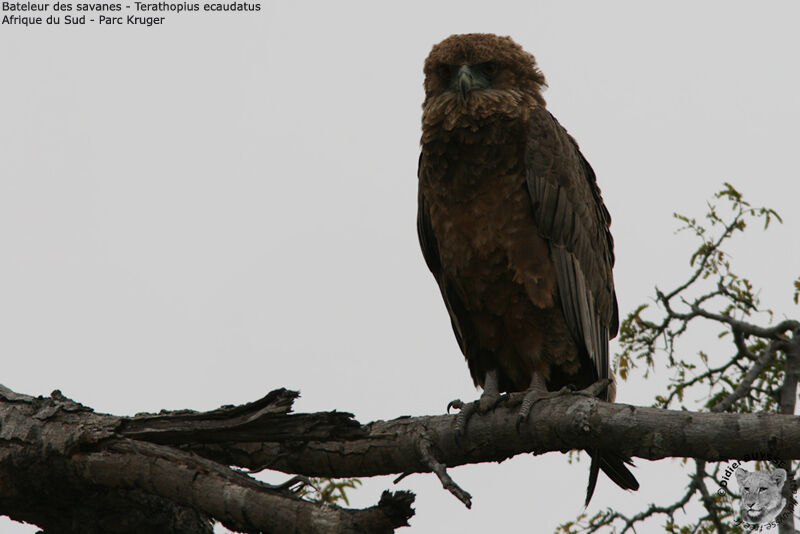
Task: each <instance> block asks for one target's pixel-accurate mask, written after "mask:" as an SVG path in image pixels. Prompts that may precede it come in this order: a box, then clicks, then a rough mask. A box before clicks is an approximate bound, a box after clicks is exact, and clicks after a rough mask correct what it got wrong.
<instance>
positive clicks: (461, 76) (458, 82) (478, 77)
mask: <svg viewBox="0 0 800 534" xmlns="http://www.w3.org/2000/svg"><path fill="white" fill-rule="evenodd" d="M489 87H491V83H490V81H489V79H488V78H487V77H486V75H485V74H483V72H481V70H480V68H477V69H476V68H473V67H470V66H469V65H461V66H460V67H459V68H458V71H456V74H455V76H453V78H452V81H451V82H450V89H451V90H452V91H455V92H456V93H458V99H459V100H461V102H466V101H467V98H468V97H469V94H470V93H471V92H472V91H477V90H478V89H487V88H489Z"/></svg>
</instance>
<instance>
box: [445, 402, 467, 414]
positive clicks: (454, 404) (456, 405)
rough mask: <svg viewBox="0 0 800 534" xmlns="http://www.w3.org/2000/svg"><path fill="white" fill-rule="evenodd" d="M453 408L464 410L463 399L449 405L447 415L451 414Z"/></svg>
mask: <svg viewBox="0 0 800 534" xmlns="http://www.w3.org/2000/svg"><path fill="white" fill-rule="evenodd" d="M451 408H453V409H455V410H461V409H463V408H464V402H463V401H462V400H461V399H455V400H451V401H450V402H448V403H447V413H448V414H449V413H450V409H451Z"/></svg>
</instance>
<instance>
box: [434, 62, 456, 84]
mask: <svg viewBox="0 0 800 534" xmlns="http://www.w3.org/2000/svg"><path fill="white" fill-rule="evenodd" d="M436 71H437V72H438V73H439V76H440V77H441V78H442V79H443V80H449V79H450V77H451V76H452V75H453V66H452V65H448V64H446V63H439V66H438V67H436Z"/></svg>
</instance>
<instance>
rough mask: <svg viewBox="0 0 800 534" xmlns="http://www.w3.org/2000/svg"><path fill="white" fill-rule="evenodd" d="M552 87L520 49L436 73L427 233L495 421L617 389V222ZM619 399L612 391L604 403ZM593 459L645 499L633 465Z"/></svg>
mask: <svg viewBox="0 0 800 534" xmlns="http://www.w3.org/2000/svg"><path fill="white" fill-rule="evenodd" d="M545 86H546V83H545V79H544V76H543V75H542V73H541V72H540V71H539V69H538V68H537V66H536V61H535V59H534V57H533V56H532V55H531V54H529V53H527V52H525V51H524V50H523V49H522V48H521V47H520V46H519V45H518V44H516V43H515V42H514V41H512V40H511V38H509V37H500V36H497V35H492V34H467V35H453V36H451V37H448V38H447V39H445V40H444V41H442V42H441V43H439V44H437V45H435V46H434V47H433V50H431V53H430V55H429V56H428V58H427V59H426V61H425V102H424V103H423V114H422V153H421V155H420V160H419V196H418V204H419V205H418V214H417V232H418V234H419V240H420V244H421V246H422V252H423V255H424V256H425V261H426V263H427V264H428V267H429V268H430V270H431V272H432V273H433V276H434V277H435V278H436V282H437V284H438V285H439V290H440V291H441V294H442V298H443V299H444V303H445V306H446V307H447V311H448V312H449V314H450V319H451V322H452V325H453V331H454V332H455V335H456V338H457V340H458V344H459V346H460V348H461V351H462V352H463V353H464V357H465V358H466V360H467V364H468V365H469V370H470V373H471V375H472V379H473V381H474V382H475V385H476V386H480V387H481V388H483V394H482V395H481V399H480V401H478V403H476V406H477V408H476V409H477V410H478V411H480V412H485V411H487V410H489V409H490V408H492V407H493V406H494V405H495V404H496V403H497V401H498V399H499V397H500V393H502V392H522V391H525V392H527V394H526V395H525V400H524V401H523V407H522V409H521V410H520V413H521V415H522V416H523V417H524V416H525V415H527V411H528V410H529V409H530V407H531V404H532V403H533V402H534V401H535V400H537V399H539V398H543V397H545V396H547V394H548V391H555V390H560V389H561V388H563V387H566V386H571V387H574V388H579V389H583V388H586V387H588V386H590V385H592V384H593V383H594V382H596V381H597V380H600V379H604V378H608V377H609V362H608V340H609V339H610V338H613V337H614V336H615V335H616V334H617V329H618V326H619V318H618V312H617V298H616V294H615V292H614V280H613V276H612V273H611V270H612V267H613V265H614V252H613V245H614V244H613V240H612V237H611V233H610V232H609V224H610V222H611V218H610V216H609V214H608V210H606V207H605V205H604V204H603V199H602V197H601V195H600V189H599V188H598V187H597V183H596V180H595V175H594V171H592V168H591V167H590V166H589V163H588V162H587V161H586V159H585V158H584V157H583V155H582V154H581V152H580V150H578V145H577V143H576V142H575V140H574V139H573V138H572V137H571V136H570V135H569V134H568V133H567V132H566V130H565V129H564V128H563V127H562V126H561V125H560V124H559V123H558V121H557V120H556V119H555V118H554V117H553V116H552V115H551V114H550V113H549V112H548V111H547V109H546V108H545V101H544V99H543V98H542V95H541V91H542V89H543V88H544V87H545ZM605 395H606V399H607V400H610V401H613V400H614V395H615V393H614V385H613V382H612V384H611V386H609V388H608V390H607V392H606V393H605ZM588 452H589V453H590V454H591V456H592V466H591V468H590V474H589V487H588V489H587V496H586V503H587V504H588V503H589V499H590V498H591V496H592V493H593V492H594V487H595V484H596V482H597V473H598V470H599V469H602V470H603V471H604V472H605V473H606V474H608V475H609V477H610V478H611V479H612V480H613V481H614V482H615V483H617V484H618V485H619V486H620V487H622V488H625V489H638V487H639V483H638V482H637V481H636V479H635V478H634V476H633V475H632V474H631V472H630V471H629V470H628V469H627V468H626V466H625V463H630V459H628V458H624V457H622V456H619V455H617V454H614V453H609V452H606V451H599V450H591V451H588Z"/></svg>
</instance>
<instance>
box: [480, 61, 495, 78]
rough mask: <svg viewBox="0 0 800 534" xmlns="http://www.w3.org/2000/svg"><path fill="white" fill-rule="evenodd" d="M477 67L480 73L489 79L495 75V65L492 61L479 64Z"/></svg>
mask: <svg viewBox="0 0 800 534" xmlns="http://www.w3.org/2000/svg"><path fill="white" fill-rule="evenodd" d="M479 67H480V69H481V71H482V72H483V73H484V74H485V75H486V76H488V77H489V78H491V77H492V76H494V75H495V74H497V63H495V62H494V61H487V62H486V63H481V64H480V65H479Z"/></svg>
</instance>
